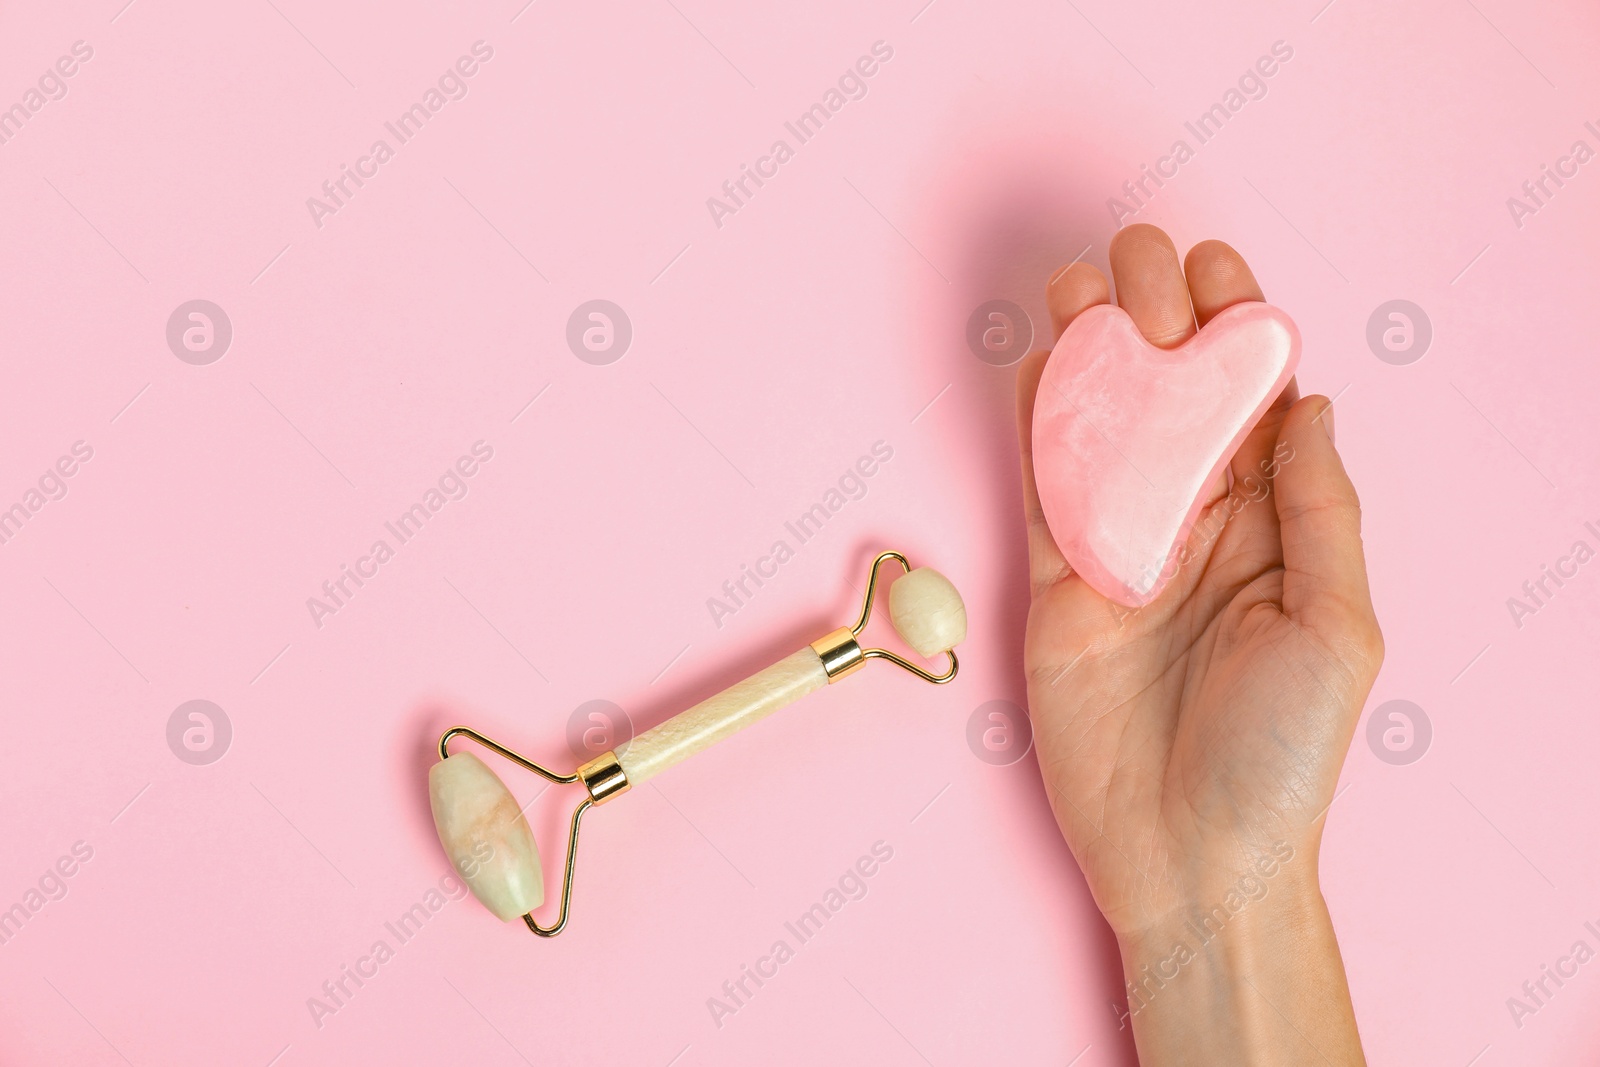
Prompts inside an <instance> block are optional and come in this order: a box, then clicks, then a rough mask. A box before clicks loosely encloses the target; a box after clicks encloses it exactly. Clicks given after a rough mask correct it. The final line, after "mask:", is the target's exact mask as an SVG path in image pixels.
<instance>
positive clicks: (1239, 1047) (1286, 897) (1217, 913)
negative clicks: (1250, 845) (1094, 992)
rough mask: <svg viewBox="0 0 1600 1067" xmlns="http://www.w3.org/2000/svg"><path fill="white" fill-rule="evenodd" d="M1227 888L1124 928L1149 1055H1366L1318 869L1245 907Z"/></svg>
mask: <svg viewBox="0 0 1600 1067" xmlns="http://www.w3.org/2000/svg"><path fill="white" fill-rule="evenodd" d="M1291 873H1294V874H1296V875H1298V876H1299V881H1295V880H1293V879H1292V878H1291V877H1290V876H1291ZM1223 899H1224V896H1223V894H1220V893H1219V894H1218V896H1217V900H1215V901H1213V900H1210V899H1207V902H1206V903H1204V904H1202V903H1199V902H1198V901H1197V902H1196V903H1195V904H1194V906H1192V907H1190V908H1187V909H1185V914H1175V915H1174V916H1172V917H1171V919H1169V920H1167V921H1164V922H1162V923H1159V924H1157V926H1156V927H1155V928H1153V929H1151V930H1148V931H1143V932H1140V933H1139V934H1136V935H1128V936H1124V937H1122V938H1120V939H1119V940H1120V947H1121V950H1122V965H1123V971H1124V976H1125V978H1126V980H1127V983H1128V984H1127V986H1126V987H1125V990H1124V992H1125V995H1126V997H1127V1000H1126V1004H1125V1007H1126V1011H1127V1016H1126V1018H1125V1022H1128V1023H1131V1025H1132V1027H1133V1032H1134V1038H1135V1042H1136V1044H1137V1046H1138V1050H1139V1062H1140V1064H1141V1065H1142V1067H1177V1065H1189V1064H1195V1065H1205V1067H1211V1065H1223V1064H1225V1065H1227V1067H1251V1065H1255V1064H1263V1065H1272V1067H1280V1065H1283V1064H1301V1063H1305V1064H1329V1065H1332V1067H1359V1065H1363V1064H1365V1062H1366V1060H1365V1059H1364V1057H1363V1056H1362V1053H1361V1040H1360V1036H1359V1035H1358V1033H1357V1031H1356V1021H1355V1014H1354V1012H1353V1011H1352V1009H1351V1006H1350V991H1349V988H1348V986H1347V985H1346V983H1345V975H1344V964H1343V961H1342V960H1341V959H1340V956H1339V946H1338V943H1337V941H1336V940H1335V938H1334V933H1333V924H1332V922H1331V920H1330V919H1329V916H1328V909H1327V906H1326V905H1325V904H1324V902H1323V899H1322V894H1321V891H1320V890H1319V889H1318V888H1317V885H1316V875H1315V872H1314V871H1311V872H1306V871H1299V872H1290V871H1288V870H1285V871H1284V872H1283V873H1282V874H1280V875H1279V877H1278V878H1277V879H1274V880H1273V881H1272V883H1271V884H1270V886H1269V888H1268V891H1267V893H1266V895H1265V896H1263V897H1261V898H1260V899H1259V900H1248V899H1246V901H1245V903H1244V906H1243V907H1241V908H1239V909H1238V910H1237V911H1233V910H1232V908H1231V907H1229V906H1225V905H1222V904H1221V902H1222V900H1223Z"/></svg>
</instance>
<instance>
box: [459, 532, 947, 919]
mask: <svg viewBox="0 0 1600 1067" xmlns="http://www.w3.org/2000/svg"><path fill="white" fill-rule="evenodd" d="M889 560H893V561H895V562H896V563H898V564H900V566H901V568H902V569H903V570H904V572H905V573H904V574H902V575H901V576H900V577H898V578H896V579H895V580H894V582H893V584H892V585H890V587H889V618H890V621H891V622H893V624H894V628H895V630H896V632H898V633H899V634H900V636H901V637H902V638H904V639H905V642H906V644H908V645H910V646H911V647H912V648H913V649H915V650H916V652H917V654H918V655H920V656H922V657H924V658H926V659H932V658H933V657H935V656H938V655H941V654H943V655H944V656H946V657H947V658H948V660H949V665H948V666H947V667H946V669H945V671H944V673H942V674H930V673H929V672H928V671H925V670H923V669H922V668H921V667H918V666H917V665H915V664H913V663H910V662H907V661H906V660H904V659H902V658H901V657H899V656H897V655H895V654H894V653H893V652H890V651H889V650H887V649H883V648H862V647H861V645H860V643H859V642H858V641H857V638H859V637H860V636H861V631H862V630H864V629H865V628H866V625H867V620H868V619H869V618H870V617H871V615H872V601H873V596H874V595H875V594H876V592H877V588H878V571H879V569H880V568H881V567H882V566H883V565H884V563H885V562H887V561H889ZM966 636H967V609H966V607H965V606H964V605H963V604H962V602H961V594H959V593H957V592H956V589H955V586H953V585H951V584H950V581H949V579H947V578H946V577H945V576H944V575H942V574H940V573H939V572H938V571H936V570H933V569H931V568H929V567H919V568H917V569H916V570H913V569H912V568H911V564H910V563H908V562H906V558H905V557H904V556H902V555H901V554H900V553H898V552H884V553H883V554H881V555H879V556H878V558H877V559H875V560H873V561H872V571H871V573H870V574H869V575H868V579H867V592H866V595H865V596H864V597H863V598H862V602H861V615H860V616H859V617H858V618H857V619H856V623H855V625H854V626H849V627H840V628H839V629H837V630H834V631H833V632H832V633H830V634H827V635H826V636H824V637H820V638H818V639H817V640H815V641H813V642H811V644H809V645H807V646H806V647H805V648H802V649H801V650H800V651H798V652H796V653H794V654H793V655H790V656H786V657H785V658H783V659H781V660H779V661H778V662H777V663H774V664H773V665H772V666H770V667H768V668H766V669H765V670H762V671H757V672H756V673H755V674H752V675H751V676H750V677H748V678H746V679H745V680H744V681H742V682H739V683H737V684H735V685H732V686H730V687H729V688H727V689H724V690H723V691H722V692H720V693H718V694H717V695H716V696H714V697H711V698H710V699H708V700H703V701H701V702H700V703H698V704H696V705H695V706H694V707H692V708H689V709H687V710H686V711H681V712H679V713H678V714H677V715H674V716H673V717H672V718H670V719H668V720H667V721H666V722H664V723H662V724H661V725H659V726H657V727H655V728H654V729H651V730H647V731H645V732H644V733H642V734H640V735H639V736H638V737H635V738H634V739H633V740H631V741H629V742H628V743H627V744H625V745H622V746H619V748H618V749H617V750H615V751H611V752H603V753H601V754H600V755H598V756H596V757H595V758H594V759H592V760H590V761H589V762H588V763H585V764H584V765H583V766H581V767H579V768H578V769H577V770H576V771H574V772H573V773H571V774H558V773H556V772H555V771H552V770H550V769H549V768H547V767H541V766H540V765H539V764H537V763H535V762H533V761H532V760H530V759H528V758H527V757H525V756H522V755H519V754H518V753H516V752H513V751H512V750H511V749H509V748H506V747H505V746H504V745H501V744H499V743H498V742H495V741H492V740H490V739H489V738H487V737H485V736H483V735H482V734H480V733H478V732H477V731H476V730H469V729H468V728H467V727H465V726H455V727H451V728H450V729H449V730H446V731H445V732H444V735H443V736H442V737H440V738H439V762H438V763H435V764H434V765H433V767H432V768H431V769H429V771H428V797H429V800H430V802H431V803H432V806H433V821H434V826H435V827H436V828H437V829H438V831H439V841H440V843H441V844H443V845H444V850H445V854H446V855H448V856H449V857H450V862H451V863H452V864H453V865H454V866H455V869H456V870H457V871H459V872H461V876H462V878H463V879H464V880H465V881H466V883H467V887H468V888H469V889H471V890H472V894H473V896H475V897H477V898H478V900H479V901H481V902H482V903H483V905H484V906H485V907H487V908H488V909H489V910H490V911H492V912H494V914H495V915H497V916H498V917H499V918H500V919H502V920H504V921H507V922H509V921H510V920H512V919H516V918H519V917H520V918H521V919H522V920H523V921H524V922H526V923H527V924H528V929H530V930H532V931H533V932H534V933H536V934H538V935H539V936H540V937H554V936H555V935H557V934H559V933H560V932H561V931H562V930H563V929H564V928H565V927H566V925H567V909H568V905H569V904H570V903H571V900H572V865H573V861H574V859H575V858H576V856H577V853H578V820H579V819H581V818H582V817H583V813H584V812H585V811H587V810H588V809H589V808H590V807H592V806H594V805H596V804H606V803H609V802H610V801H613V800H615V799H616V798H617V797H620V796H622V795H623V794H624V793H626V792H627V791H628V790H629V789H631V788H632V787H634V786H635V785H638V784H639V783H641V782H645V781H648V780H649V779H651V778H654V777H655V776H656V775H658V774H660V773H661V772H662V771H664V770H666V769H667V768H668V767H671V766H672V765H673V764H675V763H681V762H682V761H683V760H685V759H688V758H689V757H690V756H692V755H694V754H695V753H696V752H699V751H701V750H702V749H705V748H708V747H710V746H711V745H713V744H715V743H716V742H718V741H721V740H722V739H723V738H725V737H727V736H728V735H729V734H732V733H735V732H737V731H739V730H742V729H744V728H745V727H746V726H749V725H750V724H751V723H753V722H756V721H757V720H759V719H763V718H765V717H766V716H768V715H770V714H772V713H773V712H774V711H777V710H778V709H779V708H781V707H785V706H787V705H789V704H792V703H794V702H795V701H796V700H799V699H800V698H801V697H803V696H805V695H806V694H807V693H811V692H814V691H816V690H818V689H821V688H822V687H823V686H825V685H829V684H831V683H833V682H837V681H838V680H839V679H841V678H843V677H845V676H846V675H849V674H853V673H854V672H856V671H858V670H860V669H861V668H862V667H865V666H866V665H867V660H869V659H884V660H888V661H889V662H891V663H894V664H897V665H898V666H900V667H903V668H905V669H906V670H908V671H910V672H911V673H912V674H914V675H916V676H917V677H918V678H921V679H922V680H924V681H927V682H932V683H934V684H935V685H942V684H944V683H945V682H948V681H949V680H950V679H952V678H954V677H955V676H956V671H957V669H958V668H959V664H958V663H957V662H956V654H955V646H956V645H959V644H960V643H961V642H962V640H963V639H965V637H966ZM455 737H465V738H468V739H470V740H472V741H476V742H477V743H478V744H480V745H482V746H483V747H484V748H487V749H490V750H491V751H494V752H498V753H499V754H500V755H502V756H504V757H505V758H506V759H508V760H510V761H511V762H513V763H516V764H519V765H521V766H523V767H526V768H527V769H528V770H530V771H533V772H534V773H535V774H538V775H542V776H543V777H545V778H548V779H549V780H550V781H552V782H555V783H558V784H565V783H573V782H576V783H581V784H582V786H583V788H584V789H585V790H586V792H587V795H586V796H584V797H583V799H582V800H580V801H579V803H578V806H577V808H576V809H575V810H574V811H573V813H572V829H571V832H570V834H569V836H568V839H567V862H566V873H565V875H564V877H563V879H562V883H561V912H560V915H559V917H558V918H557V919H556V921H555V924H554V925H553V926H540V925H539V924H538V923H536V922H535V921H534V919H533V911H534V909H535V908H537V907H539V906H540V905H541V904H543V903H544V878H543V875H542V873H541V870H540V866H539V848H538V846H537V845H536V844H535V843H534V840H533V831H532V830H530V829H529V828H528V822H527V820H526V819H525V818H523V815H522V812H521V810H520V809H519V808H518V806H517V802H516V799H515V798H514V797H513V796H512V795H511V791H510V790H509V789H507V788H506V787H505V783H503V782H501V781H500V779H499V778H498V777H496V775H495V773H494V772H493V771H491V770H490V769H489V768H488V767H487V766H486V765H485V764H484V762H483V761H482V760H480V759H478V757H477V756H474V755H473V754H472V753H470V752H456V753H454V754H452V753H451V752H450V741H451V739H452V738H455Z"/></svg>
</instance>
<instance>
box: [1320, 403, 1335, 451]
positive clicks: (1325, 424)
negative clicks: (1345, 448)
mask: <svg viewBox="0 0 1600 1067" xmlns="http://www.w3.org/2000/svg"><path fill="white" fill-rule="evenodd" d="M1322 428H1323V429H1324V430H1327V431H1328V441H1329V443H1336V442H1335V438H1334V436H1333V405H1332V404H1329V405H1328V406H1327V407H1325V408H1323V409H1322Z"/></svg>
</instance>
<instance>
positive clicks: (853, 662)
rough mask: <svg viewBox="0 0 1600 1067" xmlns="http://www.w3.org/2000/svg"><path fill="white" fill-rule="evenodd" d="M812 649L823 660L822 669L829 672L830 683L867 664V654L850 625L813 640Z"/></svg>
mask: <svg viewBox="0 0 1600 1067" xmlns="http://www.w3.org/2000/svg"><path fill="white" fill-rule="evenodd" d="M811 651H813V652H815V653H816V654H817V658H818V659H820V660H822V669H823V670H825V671H827V672H828V684H829V685H832V684H833V683H834V682H837V681H838V680H839V679H840V678H843V677H845V676H847V675H851V674H854V673H855V672H856V671H859V670H860V669H861V668H862V667H865V666H866V665H867V654H866V653H865V652H863V651H861V644H860V643H859V642H858V641H857V640H856V635H855V633H854V632H853V631H852V630H851V629H850V627H848V626H841V627H839V628H838V629H837V630H835V631H833V633H831V634H827V635H825V636H823V637H819V638H817V639H816V640H815V641H813V642H811Z"/></svg>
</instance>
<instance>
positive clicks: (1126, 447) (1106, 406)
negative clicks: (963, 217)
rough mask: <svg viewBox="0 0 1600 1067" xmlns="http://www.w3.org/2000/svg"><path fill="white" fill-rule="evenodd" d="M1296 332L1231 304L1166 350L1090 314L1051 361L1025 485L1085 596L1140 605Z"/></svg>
mask: <svg viewBox="0 0 1600 1067" xmlns="http://www.w3.org/2000/svg"><path fill="white" fill-rule="evenodd" d="M1299 361H1300V331H1298V330H1296V329H1295V326H1294V322H1293V321H1292V320H1290V318H1289V316H1288V315H1285V314H1284V313H1283V312H1281V311H1279V310H1278V309H1277V308H1275V307H1272V306H1271V305H1269V304H1263V303H1260V302H1257V301H1247V302H1245V303H1242V304H1235V305H1234V306H1233V307H1230V308H1228V309H1227V310H1226V311H1223V312H1222V313H1221V314H1219V315H1217V317H1216V318H1214V319H1212V320H1211V321H1210V322H1208V323H1206V325H1205V328H1204V329H1202V330H1201V331H1200V332H1199V333H1197V334H1195V336H1193V337H1191V338H1190V339H1189V340H1187V341H1185V342H1184V343H1183V344H1181V345H1179V346H1178V347H1177V348H1157V347H1156V346H1154V345H1152V344H1151V343H1150V342H1148V341H1146V340H1145V339H1144V336H1143V335H1142V334H1141V333H1140V332H1139V328H1138V326H1136V325H1134V322H1133V320H1132V319H1131V318H1129V317H1128V313H1127V312H1125V311H1123V310H1122V309H1121V308H1119V307H1116V306H1114V305H1111V304H1100V305H1097V306H1095V307H1092V308H1090V309H1089V310H1088V311H1085V312H1084V313H1083V314H1081V315H1079V316H1078V317H1077V318H1076V319H1073V320H1072V325H1070V326H1069V327H1067V331H1066V333H1064V334H1062V335H1061V340H1060V341H1059V342H1057V343H1056V347H1055V351H1053V352H1051V353H1050V359H1049V362H1048V363H1046V365H1045V369H1044V376H1043V378H1042V379H1041V380H1040V382H1039V393H1038V397H1037V399H1036V400H1035V401H1034V405H1033V474H1034V480H1035V481H1036V482H1037V484H1038V486H1039V502H1040V504H1042V505H1043V507H1044V517H1045V521H1046V523H1048V524H1049V527H1050V533H1051V534H1052V535H1053V536H1054V537H1055V540H1056V544H1057V545H1058V546H1060V548H1061V552H1062V555H1064V556H1066V558H1067V562H1068V563H1070V564H1071V565H1072V569H1073V570H1074V571H1075V572H1076V573H1077V574H1079V575H1080V576H1082V578H1083V580H1084V581H1085V582H1087V583H1088V584H1089V586H1090V587H1091V588H1093V589H1094V590H1095V591H1096V592H1098V593H1100V594H1101V595H1103V596H1105V597H1108V598H1110V599H1111V600H1115V601H1116V602H1117V603H1119V604H1123V605H1126V606H1128V607H1140V606H1142V605H1145V604H1148V603H1150V601H1152V600H1154V599H1155V598H1156V597H1157V596H1158V595H1159V594H1160V593H1161V590H1162V589H1163V588H1164V587H1165V586H1166V584H1167V582H1168V581H1169V580H1170V579H1171V578H1172V576H1173V575H1174V574H1175V573H1176V572H1177V567H1176V566H1175V565H1170V564H1173V563H1174V562H1175V560H1176V558H1177V553H1178V549H1179V547H1180V546H1182V545H1183V544H1184V543H1185V542H1186V541H1187V540H1188V535H1189V531H1190V529H1191V528H1192V527H1193V526H1194V524H1195V521H1196V519H1197V518H1198V517H1199V513H1200V509H1201V507H1202V505H1203V504H1204V496H1205V494H1206V492H1207V490H1208V488H1209V487H1210V486H1211V485H1213V484H1215V482H1216V480H1217V478H1218V476H1219V475H1221V474H1222V472H1223V470H1224V469H1225V468H1226V467H1227V465H1228V463H1229V461H1230V460H1232V459H1233V454H1234V452H1236V451H1237V450H1238V448H1239V445H1240V444H1241V443H1243V441H1244V439H1245V437H1246V435H1248V434H1249V432H1250V430H1251V428H1252V427H1254V426H1255V424H1256V420H1257V419H1259V418H1261V415H1262V414H1263V413H1264V412H1265V411H1266V410H1267V408H1268V406H1270V405H1271V403H1272V401H1273V400H1274V399H1275V398H1276V397H1277V395H1278V393H1279V392H1281V391H1282V390H1283V387H1284V386H1285V385H1287V384H1288V382H1289V379H1290V378H1291V377H1292V376H1293V375H1294V368H1295V365H1296V364H1297V363H1299Z"/></svg>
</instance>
